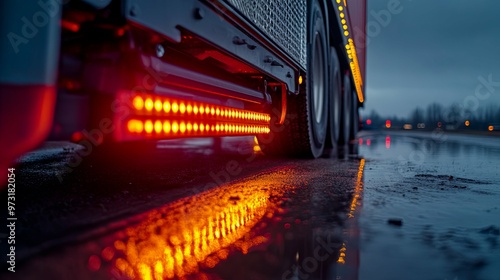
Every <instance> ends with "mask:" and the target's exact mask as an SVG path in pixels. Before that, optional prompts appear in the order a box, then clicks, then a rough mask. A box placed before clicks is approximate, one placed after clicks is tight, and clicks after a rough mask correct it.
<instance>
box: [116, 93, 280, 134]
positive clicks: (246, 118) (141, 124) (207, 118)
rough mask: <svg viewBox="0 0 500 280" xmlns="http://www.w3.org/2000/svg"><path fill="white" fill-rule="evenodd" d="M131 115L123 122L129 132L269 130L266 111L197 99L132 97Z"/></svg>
mask: <svg viewBox="0 0 500 280" xmlns="http://www.w3.org/2000/svg"><path fill="white" fill-rule="evenodd" d="M132 107H133V109H134V116H135V117H134V118H131V119H129V120H128V121H126V131H127V132H128V133H130V134H132V135H137V136H139V135H145V136H149V137H155V138H165V137H172V136H173V137H177V136H212V135H252V134H263V133H269V131H270V129H269V121H270V116H269V114H265V113H259V112H253V111H248V110H241V109H236V108H230V107H225V106H220V105H212V104H205V103H201V102H192V101H183V100H176V99H171V98H160V97H153V96H149V95H143V96H135V97H134V98H133V99H132Z"/></svg>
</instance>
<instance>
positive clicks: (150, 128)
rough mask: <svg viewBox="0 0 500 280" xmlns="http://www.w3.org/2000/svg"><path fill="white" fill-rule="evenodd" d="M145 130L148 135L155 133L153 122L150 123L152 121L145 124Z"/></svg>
mask: <svg viewBox="0 0 500 280" xmlns="http://www.w3.org/2000/svg"><path fill="white" fill-rule="evenodd" d="M144 130H145V131H146V133H151V132H153V122H152V121H150V120H147V121H146V122H145V123H144Z"/></svg>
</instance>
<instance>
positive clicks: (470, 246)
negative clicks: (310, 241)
mask: <svg viewBox="0 0 500 280" xmlns="http://www.w3.org/2000/svg"><path fill="white" fill-rule="evenodd" d="M388 137H389V138H390V139H391V145H390V146H388V145H386V143H387V138H388ZM367 139H370V141H369V143H370V145H369V146H368V145H367V144H366V143H367ZM363 144H364V145H362V146H361V147H360V154H361V155H362V156H364V157H366V158H367V164H366V169H365V192H364V197H363V213H362V215H361V218H360V230H361V232H362V233H361V257H360V262H361V265H360V279H419V280H420V279H492V280H493V279H498V275H500V254H499V253H498V252H500V218H499V217H500V204H499V201H500V177H499V176H498V174H497V168H498V166H500V149H498V148H497V147H492V146H484V147H483V146H481V144H480V143H476V144H475V145H474V146H471V145H470V144H467V142H466V143H461V142H454V139H453V137H452V136H450V138H448V140H447V141H445V142H429V141H427V140H425V141H424V140H422V139H416V138H412V137H406V136H403V137H402V136H395V135H381V136H371V137H370V136H368V138H366V137H365V139H364V143H363ZM389 219H396V220H401V221H402V225H401V226H397V225H393V224H389V223H388V220H389ZM381 256H382V257H381Z"/></svg>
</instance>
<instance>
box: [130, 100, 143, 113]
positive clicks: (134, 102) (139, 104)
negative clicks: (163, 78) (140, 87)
mask: <svg viewBox="0 0 500 280" xmlns="http://www.w3.org/2000/svg"><path fill="white" fill-rule="evenodd" d="M132 105H133V106H134V108H135V109H136V110H138V111H140V110H142V109H143V108H144V100H143V99H142V97H140V96H136V97H134V99H132Z"/></svg>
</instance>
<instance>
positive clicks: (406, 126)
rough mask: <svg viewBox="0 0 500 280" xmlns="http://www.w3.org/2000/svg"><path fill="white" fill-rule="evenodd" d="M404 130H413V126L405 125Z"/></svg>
mask: <svg viewBox="0 0 500 280" xmlns="http://www.w3.org/2000/svg"><path fill="white" fill-rule="evenodd" d="M403 129H406V130H409V129H413V126H412V125H411V124H409V123H407V124H405V125H403Z"/></svg>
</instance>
